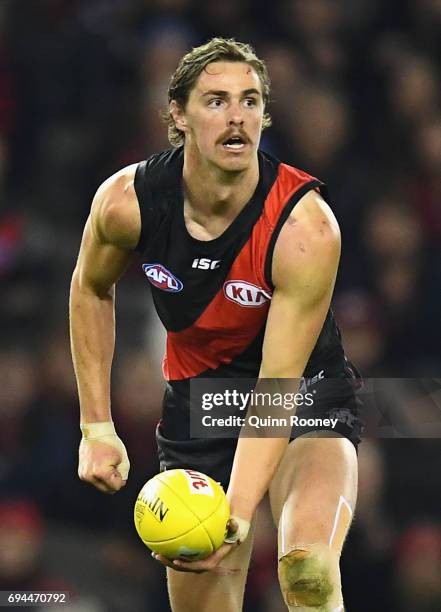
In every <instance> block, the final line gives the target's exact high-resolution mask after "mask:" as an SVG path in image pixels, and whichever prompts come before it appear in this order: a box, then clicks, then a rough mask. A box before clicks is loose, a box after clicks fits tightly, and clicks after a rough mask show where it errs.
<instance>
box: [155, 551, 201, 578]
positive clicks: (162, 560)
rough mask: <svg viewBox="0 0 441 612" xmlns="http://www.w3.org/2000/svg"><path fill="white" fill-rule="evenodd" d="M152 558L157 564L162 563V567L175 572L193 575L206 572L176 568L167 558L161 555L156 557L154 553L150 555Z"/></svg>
mask: <svg viewBox="0 0 441 612" xmlns="http://www.w3.org/2000/svg"><path fill="white" fill-rule="evenodd" d="M152 557H153V559H155V561H158V563H162V565H165V566H166V567H169V568H170V569H173V570H175V571H176V572H193V573H195V574H201V573H202V572H203V571H206V570H195V569H187V568H183V567H178V566H177V565H175V562H174V561H173V562H172V561H171V560H170V559H167V557H163V556H162V555H157V554H155V553H152Z"/></svg>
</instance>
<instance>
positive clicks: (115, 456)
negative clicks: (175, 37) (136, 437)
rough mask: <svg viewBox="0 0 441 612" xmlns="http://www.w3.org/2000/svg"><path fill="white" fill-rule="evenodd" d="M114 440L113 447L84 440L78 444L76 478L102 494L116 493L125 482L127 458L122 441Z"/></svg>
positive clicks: (100, 442)
mask: <svg viewBox="0 0 441 612" xmlns="http://www.w3.org/2000/svg"><path fill="white" fill-rule="evenodd" d="M106 437H107V436H106ZM115 438H116V442H117V443H116V444H115V446H113V445H112V446H111V445H110V444H107V443H105V442H103V441H100V440H86V439H85V438H83V439H82V440H81V443H80V449H79V462H78V476H79V477H80V479H81V480H84V481H85V482H89V483H90V484H92V485H94V486H95V487H96V488H97V489H98V490H99V491H101V492H102V493H110V494H113V493H116V492H117V491H119V490H120V489H121V488H122V487H124V486H125V484H126V482H127V476H128V473H129V468H130V463H129V458H128V456H127V451H126V449H125V446H124V444H123V443H122V441H121V440H120V439H119V438H118V437H117V436H115ZM112 442H113V441H112Z"/></svg>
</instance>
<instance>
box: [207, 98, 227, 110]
mask: <svg viewBox="0 0 441 612" xmlns="http://www.w3.org/2000/svg"><path fill="white" fill-rule="evenodd" d="M222 102H223V100H222V98H212V99H211V100H209V101H208V106H209V107H210V108H219V107H220V106H221V105H222Z"/></svg>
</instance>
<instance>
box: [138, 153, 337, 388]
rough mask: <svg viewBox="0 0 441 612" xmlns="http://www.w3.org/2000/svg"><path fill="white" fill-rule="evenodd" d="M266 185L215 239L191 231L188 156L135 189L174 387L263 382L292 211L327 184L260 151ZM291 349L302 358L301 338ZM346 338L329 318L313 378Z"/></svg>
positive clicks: (156, 158) (155, 168) (157, 164)
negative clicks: (277, 260)
mask: <svg viewBox="0 0 441 612" xmlns="http://www.w3.org/2000/svg"><path fill="white" fill-rule="evenodd" d="M258 156H259V177H260V178H259V182H258V185H257V187H256V190H255V192H254V194H253V196H252V197H251V199H250V201H249V202H248V203H247V204H246V205H245V206H244V208H243V209H242V210H241V212H240V213H239V214H238V216H237V217H236V218H235V219H234V221H233V222H232V223H231V225H229V227H228V228H227V229H226V230H225V231H224V232H223V233H222V234H221V235H220V236H219V237H218V238H215V239H213V240H208V241H201V240H197V239H195V238H193V237H192V236H191V235H190V234H189V233H188V231H187V228H186V225H185V220H184V199H183V189H182V170H183V161H184V153H183V148H178V149H173V150H169V151H165V152H163V153H159V154H156V155H153V156H152V157H150V158H149V159H148V160H147V161H144V162H141V163H140V164H139V165H138V167H137V171H136V175H135V190H136V194H137V197H138V201H139V206H140V212H141V236H140V240H139V244H138V247H137V251H138V252H139V253H140V255H141V258H142V262H141V265H142V269H143V271H144V273H145V275H146V280H148V281H149V282H150V285H151V289H152V293H153V299H154V303H155V307H156V310H157V312H158V315H159V317H160V319H161V321H162V323H163V324H164V326H165V328H166V330H167V344H166V352H165V356H164V361H163V373H164V377H165V379H166V380H167V381H168V382H169V385H171V387H172V388H173V387H175V388H180V389H182V385H178V384H177V383H178V382H180V381H181V382H184V381H188V380H189V379H190V378H191V377H198V376H203V377H222V378H230V377H247V378H254V377H256V376H257V375H258V372H259V368H260V362H261V358H262V343H263V337H264V332H265V324H266V320H267V316H268V311H269V307H270V303H271V295H272V292H273V289H274V286H273V284H272V279H271V266H272V257H273V251H274V246H275V243H276V240H277V237H278V235H279V232H280V230H281V228H282V226H283V224H284V223H285V221H286V219H287V218H288V216H289V214H290V212H291V211H292V209H293V208H294V206H295V205H296V203H297V202H298V201H299V200H300V198H301V197H302V196H303V195H305V194H306V193H307V192H308V191H310V190H312V189H316V190H319V191H320V192H321V193H322V195H323V196H324V197H325V198H327V194H326V189H325V187H324V185H323V183H321V182H320V181H319V180H317V179H315V178H313V177H312V176H310V175H308V174H306V173H305V172H302V171H300V170H297V169H296V168H294V167H292V166H288V165H286V164H284V163H281V162H279V161H278V160H276V159H275V158H273V157H271V156H270V155H268V154H266V153H263V152H260V151H259V153H258ZM292 350H293V351H295V350H296V347H295V340H294V341H293V347H292ZM343 355H344V353H343V349H342V345H341V340H340V333H339V330H338V328H337V326H336V324H335V321H334V317H333V314H332V310H329V312H328V314H327V317H326V320H325V322H324V325H323V328H322V331H321V333H320V336H319V338H318V340H317V343H316V346H315V348H314V350H313V352H312V354H311V357H310V359H309V362H308V365H307V367H306V370H305V376H308V375H309V373H311V375H313V372H314V371H316V370H317V367H318V366H321V367H322V366H323V364H324V363H325V362H329V361H330V360H332V361H334V360H341V359H342V358H343Z"/></svg>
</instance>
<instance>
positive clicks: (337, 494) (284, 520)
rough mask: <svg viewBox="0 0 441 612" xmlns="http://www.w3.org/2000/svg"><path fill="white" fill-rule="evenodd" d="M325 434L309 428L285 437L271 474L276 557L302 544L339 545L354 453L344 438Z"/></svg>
mask: <svg viewBox="0 0 441 612" xmlns="http://www.w3.org/2000/svg"><path fill="white" fill-rule="evenodd" d="M322 436H323V437H322ZM324 436H326V437H324ZM329 436H330V434H329V432H327V433H326V434H323V433H322V434H321V433H320V432H315V433H314V434H308V435H306V436H302V437H300V438H297V439H296V440H294V441H293V442H291V443H290V444H289V446H288V448H287V450H286V452H285V455H284V457H283V459H282V461H281V463H280V466H279V468H278V470H277V472H276V474H275V477H274V478H273V481H272V483H271V486H270V489H269V496H270V502H271V510H272V513H273V517H274V521H275V523H276V526H277V527H278V531H279V558H280V557H281V556H283V555H285V554H286V553H287V552H288V551H289V550H291V549H292V548H293V547H297V546H299V545H302V544H303V545H307V544H313V543H323V544H327V545H330V546H332V548H334V549H335V550H336V551H338V552H339V553H340V551H341V548H342V546H343V541H344V538H345V536H346V533H347V531H348V528H349V525H350V522H351V519H352V513H353V511H354V508H355V502H356V497H357V454H356V452H355V448H354V446H353V444H352V443H351V442H350V441H349V440H347V439H346V438H343V437H341V436H338V435H335V436H334V437H329Z"/></svg>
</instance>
